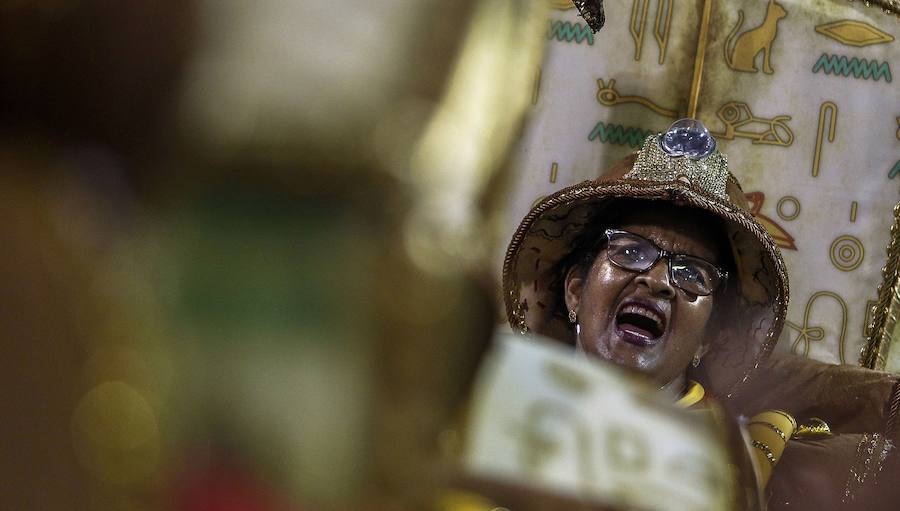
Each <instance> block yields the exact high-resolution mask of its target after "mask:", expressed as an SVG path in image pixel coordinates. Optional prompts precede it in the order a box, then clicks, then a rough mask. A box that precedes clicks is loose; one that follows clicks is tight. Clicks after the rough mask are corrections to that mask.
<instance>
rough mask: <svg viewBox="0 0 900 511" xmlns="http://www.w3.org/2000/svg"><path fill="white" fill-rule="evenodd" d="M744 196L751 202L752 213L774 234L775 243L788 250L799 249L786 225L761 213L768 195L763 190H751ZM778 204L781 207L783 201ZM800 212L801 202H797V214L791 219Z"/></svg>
mask: <svg viewBox="0 0 900 511" xmlns="http://www.w3.org/2000/svg"><path fill="white" fill-rule="evenodd" d="M744 197H746V198H747V202H749V203H750V213H751V214H752V215H753V216H754V217H755V218H756V220H757V221H758V222H759V223H760V225H762V226H763V227H765V228H766V230H767V231H769V234H771V235H772V239H774V240H775V244H776V245H778V246H779V247H781V248H783V249H786V250H797V245H795V244H794V237H793V236H791V235H790V234H789V233H788V232H787V231H786V230H785V229H784V227H782V226H780V225H778V222H776V221H775V220H772V219H771V218H769V217H768V216H766V215H764V214H762V213H761V211H762V207H763V203H764V202H765V201H766V195H765V194H764V193H763V192H749V193H745V194H744ZM782 200H784V199H782ZM794 200H796V199H794ZM778 204H779V207H780V205H781V201H779V202H778ZM799 214H800V203H799V202H797V209H796V214H795V215H794V216H793V217H791V218H790V219H791V220H793V219H794V218H796V217H797V215H799ZM782 218H783V217H782Z"/></svg>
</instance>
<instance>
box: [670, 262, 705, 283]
mask: <svg viewBox="0 0 900 511" xmlns="http://www.w3.org/2000/svg"><path fill="white" fill-rule="evenodd" d="M677 273H678V276H679V277H680V278H682V279H684V280H686V281H689V282H693V283H695V284H701V285H705V284H706V277H705V276H704V275H703V272H701V271H699V270H698V269H697V268H695V267H693V266H682V267H680V268H678V270H677Z"/></svg>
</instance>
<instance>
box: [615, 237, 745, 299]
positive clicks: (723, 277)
mask: <svg viewBox="0 0 900 511" xmlns="http://www.w3.org/2000/svg"><path fill="white" fill-rule="evenodd" d="M614 234H627V235H629V236H634V237H637V238H640V239H642V240H644V241H646V242H647V243H649V244H650V246H651V247H653V248H654V249H656V252H657V254H656V258H655V259H654V260H653V262H651V263H650V265H649V266H647V268H645V269H643V270H635V269H631V268H628V267H625V266H622V265H621V264H620V263H617V262H615V261H613V259H612V257H610V255H609V245H610V242H611V241H612V240H611V238H610V236H611V235H614ZM603 235H604V237H605V238H606V248H607V250H606V259H607V260H608V261H609V262H610V263H612V264H613V265H615V266H616V267H617V268H622V269H623V270H627V271H633V272H638V273H645V272H647V271H650V269H651V268H653V267H654V266H655V265H656V263H658V262H659V260H660V259H663V258H665V259H666V269H667V276H668V277H669V280H670V281H671V282H672V284H673V285H674V286H675V287H677V288H678V289H681V290H682V291H684V292H685V293H690V294H692V295H696V296H711V295H712V294H713V293H714V292H715V291H716V290H717V289H718V288H720V287H722V286H724V285H725V283H726V282H728V271H727V270H723V269H722V268H720V267H719V266H718V265H716V264H713V263H712V262H710V261H707V260H706V259H704V258H702V257H698V256H695V255H691V254H682V253H676V252H670V251H668V250H666V249H664V248H660V246H659V245H657V244H656V243H654V242H653V241H652V240H649V239H647V238H645V237H643V236H641V235H640V234H635V233H633V232H630V231H624V230H621V229H606V230H605V231H604V232H603ZM678 256H681V257H687V258H691V259H698V260H700V261H703V262H704V263H707V264H708V265H710V266H711V267H712V268H713V269H714V270H716V276H717V277H718V278H719V282H718V283H717V284H716V286H715V287H713V288H712V289H711V290H710V292H709V293H707V294H701V293H695V292H693V291H690V290H688V289H684V288H683V287H681V286H680V285H678V282H677V279H675V276H674V274H673V273H672V258H673V257H678Z"/></svg>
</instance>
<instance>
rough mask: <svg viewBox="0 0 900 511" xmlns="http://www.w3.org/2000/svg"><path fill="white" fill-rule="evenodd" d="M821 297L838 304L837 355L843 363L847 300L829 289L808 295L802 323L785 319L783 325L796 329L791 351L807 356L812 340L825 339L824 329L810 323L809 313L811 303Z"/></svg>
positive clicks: (811, 307) (811, 306) (819, 340)
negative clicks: (839, 313)
mask: <svg viewBox="0 0 900 511" xmlns="http://www.w3.org/2000/svg"><path fill="white" fill-rule="evenodd" d="M822 298H830V299H831V300H833V301H834V302H835V303H837V304H838V306H839V307H840V310H841V323H840V328H841V330H840V334H839V335H838V357H839V360H840V362H841V363H842V364H843V363H844V339H845V338H846V337H847V302H845V301H844V299H843V298H841V297H840V295H838V294H837V293H833V292H831V291H818V292H816V293H813V295H812V296H810V297H809V301H807V302H806V311H805V312H804V313H803V324H802V325H798V324H797V323H794V322H793V321H790V320H788V321H785V322H784V324H785V326H787V327H789V328H792V329H794V330H796V331H797V338H796V339H794V342H793V343H792V344H791V351H793V352H794V353H797V354H798V355H803V356H804V357H806V356H809V345H810V343H812V342H821V341H824V340H825V329H824V328H822V327H821V326H812V325H811V324H810V315H811V312H812V309H813V305H814V304H815V303H816V301H818V300H820V299H822Z"/></svg>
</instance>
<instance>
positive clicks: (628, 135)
mask: <svg viewBox="0 0 900 511" xmlns="http://www.w3.org/2000/svg"><path fill="white" fill-rule="evenodd" d="M653 133H654V131H652V130H647V131H644V130H642V129H640V128H632V127H627V126H622V125H621V124H605V123H603V122H598V123H597V125H596V126H594V129H593V131H591V133H590V135H588V140H591V141H593V140H594V139H597V138H599V139H600V142H604V143H607V144H618V145H630V146H631V147H640V146H641V145H643V143H644V140H646V138H647V137H649V136H650V135H652V134H653Z"/></svg>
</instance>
